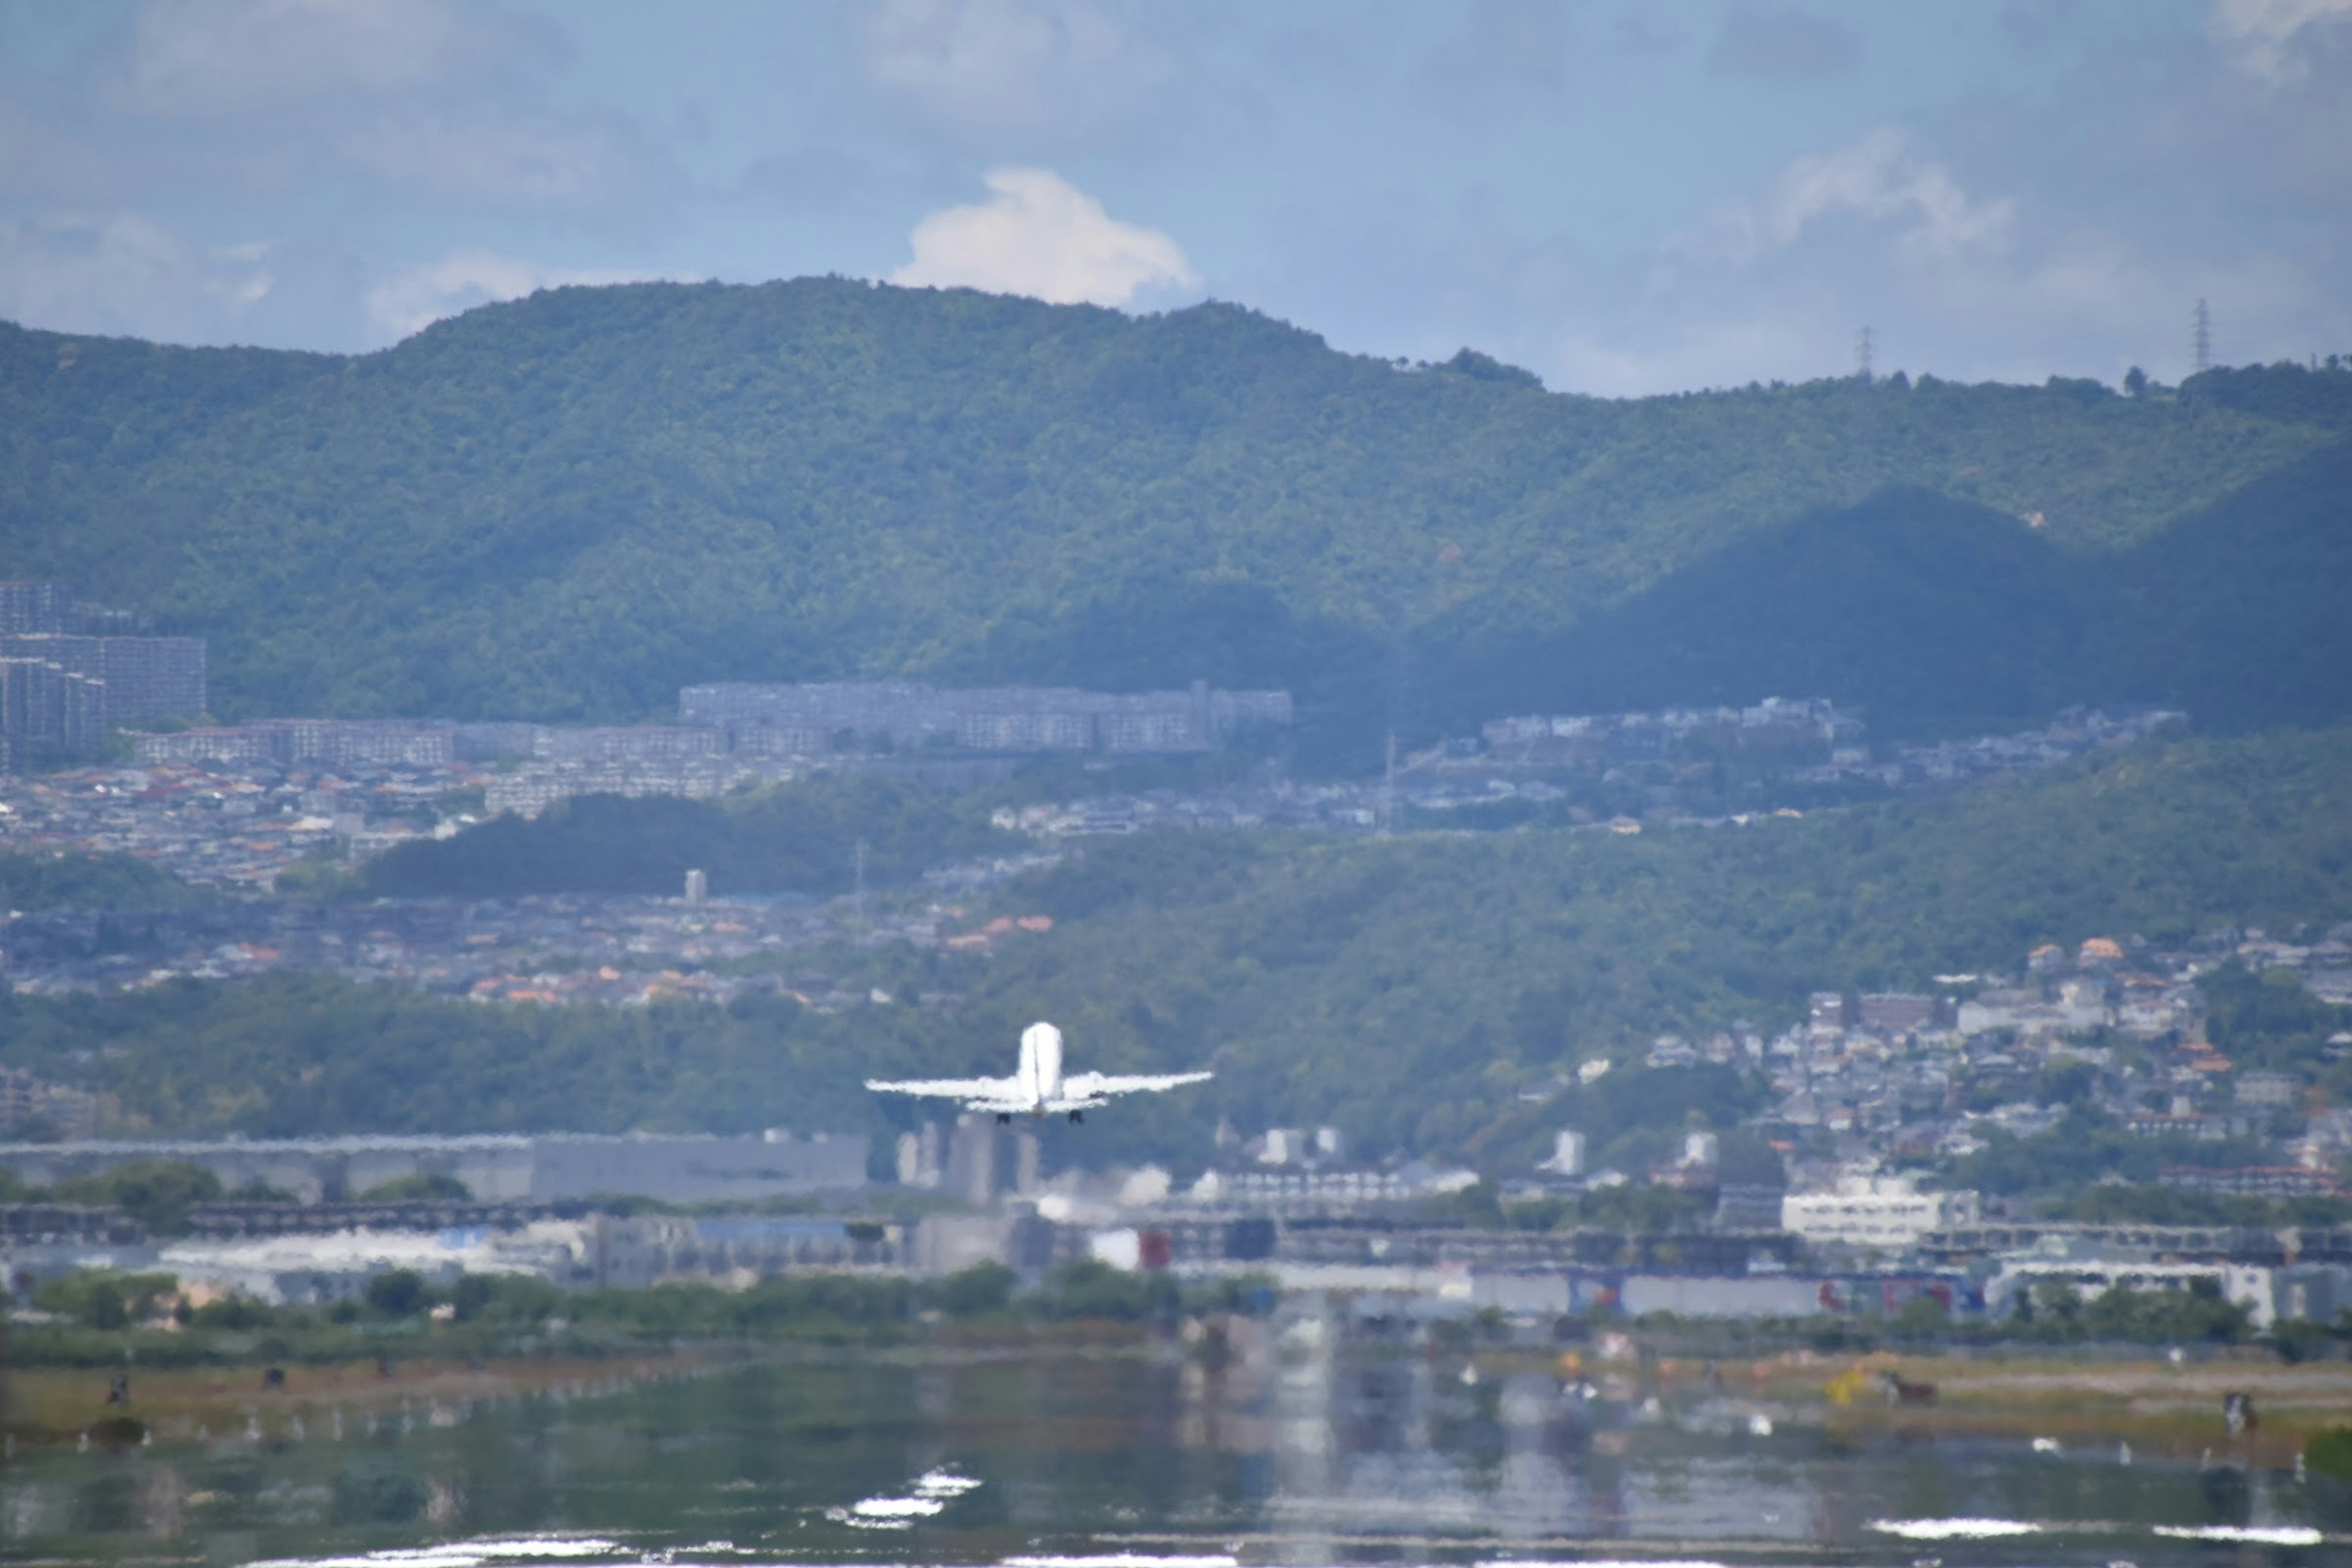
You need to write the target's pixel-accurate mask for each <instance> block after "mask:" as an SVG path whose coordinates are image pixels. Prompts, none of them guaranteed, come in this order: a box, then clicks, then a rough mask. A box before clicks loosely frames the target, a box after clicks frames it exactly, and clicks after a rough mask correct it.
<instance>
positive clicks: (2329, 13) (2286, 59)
mask: <svg viewBox="0 0 2352 1568" xmlns="http://www.w3.org/2000/svg"><path fill="white" fill-rule="evenodd" d="M2347 21H2352V0H2213V12H2212V16H2210V19H2209V21H2208V26H2209V27H2210V30H2211V32H2212V33H2213V36H2214V37H2217V38H2218V39H2220V40H2221V45H2222V47H2223V49H2224V50H2225V52H2227V53H2228V55H2229V57H2230V60H2231V64H2233V65H2235V66H2236V67H2237V68H2239V69H2241V70H2243V71H2246V72H2248V73H2250V74H2252V75H2253V76H2257V77H2261V78H2263V79H2265V80H2268V81H2273V82H2280V81H2287V80H2291V79H2294V78H2295V77H2297V76H2299V75H2301V74H2302V71H2303V68H2304V65H2305V62H2304V60H2303V58H2301V56H2300V54H2299V53H2298V46H2300V45H2301V44H2303V43H2305V41H2306V35H2307V34H2309V33H2310V32H2312V31H2315V29H2317V28H2319V27H2321V26H2326V25H2328V24H2341V23H2344V22H2347Z"/></svg>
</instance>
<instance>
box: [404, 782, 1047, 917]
mask: <svg viewBox="0 0 2352 1568" xmlns="http://www.w3.org/2000/svg"><path fill="white" fill-rule="evenodd" d="M860 842H863V843H864V844H865V846H866V876H867V877H868V879H870V880H871V881H872V882H873V883H874V884H875V885H876V886H877V887H879V886H885V885H893V884H898V883H905V882H911V881H913V880H914V879H916V878H917V877H919V875H921V874H922V873H923V872H924V871H926V870H928V869H929V868H931V867H933V866H937V865H940V864H942V863H944V862H947V861H950V860H962V859H970V858H972V857H974V856H978V855H983V854H987V853H989V852H991V851H999V852H1001V851H1003V850H1006V849H1019V848H1024V847H1027V843H1028V841H1027V840H1025V839H1022V838H1018V837H1014V836H1013V835H1011V834H1006V833H999V832H997V831H996V830H995V829H993V828H992V827H991V826H989V825H988V821H987V817H986V813H985V809H984V808H983V807H982V806H980V805H976V804H974V803H972V802H971V801H969V800H953V799H950V798H949V797H947V796H945V795H940V794H939V793H938V792H937V791H934V790H930V789H927V788H925V787H924V786H923V785H921V784H916V783H913V782H911V781H908V780H902V779H889V778H877V777H872V776H864V777H860V776H847V777H838V776H836V777H821V778H814V779H809V780H805V781H803V782H801V783H797V784H784V785H780V786H775V787H771V788H768V789H764V790H760V791H756V792H752V793H749V794H745V795H730V796H728V797H727V798H725V799H724V800H720V801H701V800H679V799H677V798H674V797H669V796H661V795H656V796H650V797H647V798H644V799H638V800H625V799H623V798H621V797H619V796H617V795H586V796H583V797H581V798H579V799H576V800H568V801H561V802H558V803H557V804H556V805H552V806H550V807H549V808H548V809H547V810H546V811H545V812H543V813H541V815H540V816H538V817H536V818H534V819H532V820H530V821H525V820H523V819H522V818H520V817H517V816H500V817H498V818H497V819H495V820H493V821H490V822H487V823H484V824H482V825H481V826H478V827H473V828H469V829H467V831H466V832H464V833H461V834H459V835H457V837H454V838H446V839H424V840H419V841H417V842H414V843H409V844H404V845H401V846H399V847H395V848H394V849H393V850H391V851H390V852H389V853H387V854H385V855H383V856H381V857H379V858H376V859H374V860H372V861H370V862H368V863H367V865H366V866H365V867H364V868H362V871H361V872H360V875H359V883H360V886H361V887H362V888H364V889H365V890H366V891H368V892H370V893H373V894H377V895H381V896H383V897H388V898H443V897H457V898H495V899H507V898H514V897H516V896H517V895H519V894H526V893H572V892H583V891H592V890H593V891H597V892H617V893H675V892H676V891H677V887H678V885H679V879H680V878H682V877H683V876H684V875H685V874H686V871H687V869H688V868H689V867H699V868H703V869H704V871H705V872H706V873H707V874H708V875H709V879H710V888H711V890H712V891H713V892H716V893H721V894H725V893H760V892H773V891H776V890H777V889H788V890H790V891H793V892H798V893H811V894H820V895H831V894H835V893H845V892H847V891H849V890H850V888H851V886H852V884H853V882H854V881H855V879H856V862H855V857H856V853H857V849H856V847H857V845H858V844H859V843H860Z"/></svg>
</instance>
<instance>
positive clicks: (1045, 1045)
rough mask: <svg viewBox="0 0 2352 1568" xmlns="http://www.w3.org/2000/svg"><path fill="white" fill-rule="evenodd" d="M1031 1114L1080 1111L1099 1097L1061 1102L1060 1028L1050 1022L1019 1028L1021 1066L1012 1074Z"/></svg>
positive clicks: (1098, 1101)
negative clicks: (1020, 1029) (1052, 1111)
mask: <svg viewBox="0 0 2352 1568" xmlns="http://www.w3.org/2000/svg"><path fill="white" fill-rule="evenodd" d="M1013 1080H1014V1081H1015V1082H1017V1083H1018V1084H1020V1086H1021V1093H1022V1095H1023V1096H1024V1098H1025V1099H1027V1100H1028V1101H1029V1103H1028V1105H1027V1106H1025V1107H1023V1108H1021V1109H1025V1110H1027V1111H1028V1112H1029V1113H1030V1114H1031V1115H1032V1116H1043V1115H1045V1113H1046V1112H1047V1111H1049V1110H1086V1109H1087V1107H1089V1106H1094V1105H1099V1104H1101V1103H1102V1101H1101V1100H1073V1101H1068V1102H1065V1101H1064V1100H1063V1098H1062V1031H1061V1030H1059V1029H1057V1028H1055V1027H1054V1026H1053V1025H1051V1024H1032V1025H1030V1026H1028V1027H1027V1028H1025V1029H1024V1030H1022V1031H1021V1066H1020V1067H1019V1068H1017V1069H1015V1071H1014V1073H1013Z"/></svg>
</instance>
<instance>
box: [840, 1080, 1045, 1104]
mask: <svg viewBox="0 0 2352 1568" xmlns="http://www.w3.org/2000/svg"><path fill="white" fill-rule="evenodd" d="M866 1088H868V1089H872V1090H873V1091H874V1092H875V1093H877V1094H920V1095H929V1096H933V1097H935V1098H938V1099H940V1100H1013V1099H1016V1098H1018V1096H1019V1094H1020V1091H1021V1085H1020V1081H1019V1080H1018V1079H1009V1078H924V1079H909V1080H908V1081H907V1082H904V1083H885V1082H883V1081H882V1080H881V1079H874V1078H869V1079H866Z"/></svg>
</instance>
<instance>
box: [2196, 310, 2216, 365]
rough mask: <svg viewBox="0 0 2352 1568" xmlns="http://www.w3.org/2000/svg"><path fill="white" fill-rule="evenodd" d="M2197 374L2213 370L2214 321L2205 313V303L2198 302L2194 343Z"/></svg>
mask: <svg viewBox="0 0 2352 1568" xmlns="http://www.w3.org/2000/svg"><path fill="white" fill-rule="evenodd" d="M2192 346H2193V349H2194V354H2193V357H2194V358H2195V359H2196V362H2197V374H2200V375H2202V374H2205V373H2206V372H2207V371H2209V370H2211V369H2212V368H2213V319H2212V317H2210V315H2208V314H2206V311H2205V301H2204V300H2198V301H2197V332H2196V339H2195V342H2194V343H2193V345H2192Z"/></svg>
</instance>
